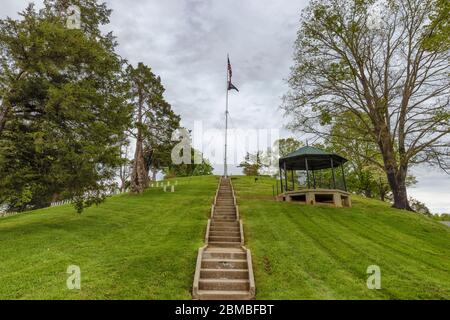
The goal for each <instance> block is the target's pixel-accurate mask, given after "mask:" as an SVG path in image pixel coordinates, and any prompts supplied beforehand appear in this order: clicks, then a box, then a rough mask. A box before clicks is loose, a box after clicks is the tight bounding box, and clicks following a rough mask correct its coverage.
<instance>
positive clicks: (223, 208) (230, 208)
mask: <svg viewBox="0 0 450 320" xmlns="http://www.w3.org/2000/svg"><path fill="white" fill-rule="evenodd" d="M214 211H232V212H236V207H235V206H234V205H232V206H220V205H219V206H215V207H214Z"/></svg>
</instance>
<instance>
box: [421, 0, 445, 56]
mask: <svg viewBox="0 0 450 320" xmlns="http://www.w3.org/2000/svg"><path fill="white" fill-rule="evenodd" d="M435 6H436V9H435V10H434V11H433V14H431V15H430V19H431V22H430V24H429V26H428V34H427V36H426V37H424V39H423V45H424V47H425V48H426V49H428V50H432V51H446V50H449V49H450V2H449V1H448V0H437V1H435Z"/></svg>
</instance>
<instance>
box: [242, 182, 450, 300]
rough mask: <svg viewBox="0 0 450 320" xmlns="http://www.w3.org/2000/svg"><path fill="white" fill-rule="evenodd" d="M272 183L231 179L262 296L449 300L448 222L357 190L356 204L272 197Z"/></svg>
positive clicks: (259, 291)
mask: <svg viewBox="0 0 450 320" xmlns="http://www.w3.org/2000/svg"><path fill="white" fill-rule="evenodd" d="M273 184H274V180H272V179H270V178H259V179H258V181H257V182H255V181H254V179H253V178H248V177H236V178H235V179H233V185H234V188H235V191H236V193H237V195H238V203H239V208H240V213H241V216H242V217H243V219H244V222H245V225H244V228H245V233H246V243H247V245H248V247H249V248H250V249H251V250H252V255H253V264H254V269H255V280H256V291H257V298H258V299H450V232H449V230H450V229H449V228H448V227H446V226H443V225H441V224H439V223H437V222H435V221H433V220H431V219H429V218H426V217H423V216H420V215H418V214H414V213H408V212H405V211H400V210H395V209H391V208H390V207H389V205H387V204H385V203H383V202H381V201H376V200H368V199H364V198H361V197H356V196H353V197H352V199H353V208H351V209H348V208H340V209H334V208H329V207H318V206H317V207H311V206H305V205H300V204H295V203H286V202H274V201H273V199H272V185H273ZM370 265H378V266H379V267H380V268H381V286H382V289H381V290H369V289H367V286H366V281H367V278H368V275H367V273H366V271H367V267H368V266H370Z"/></svg>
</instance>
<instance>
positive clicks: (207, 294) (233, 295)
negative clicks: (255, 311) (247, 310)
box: [198, 290, 252, 300]
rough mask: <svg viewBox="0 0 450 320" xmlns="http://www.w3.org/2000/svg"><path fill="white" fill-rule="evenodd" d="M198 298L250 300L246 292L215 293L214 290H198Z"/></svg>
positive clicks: (224, 291) (226, 291)
mask: <svg viewBox="0 0 450 320" xmlns="http://www.w3.org/2000/svg"><path fill="white" fill-rule="evenodd" d="M198 295H199V298H200V299H201V300H250V299H252V296H251V295H250V294H249V292H248V291H235V290H234V291H231V290H230V291H228V290H223V291H216V290H199V291H198Z"/></svg>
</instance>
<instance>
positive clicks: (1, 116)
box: [0, 105, 9, 136]
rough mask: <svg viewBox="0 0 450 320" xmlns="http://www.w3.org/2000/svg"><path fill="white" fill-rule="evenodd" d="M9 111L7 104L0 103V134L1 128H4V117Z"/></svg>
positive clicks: (0, 133) (0, 132)
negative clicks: (0, 104)
mask: <svg viewBox="0 0 450 320" xmlns="http://www.w3.org/2000/svg"><path fill="white" fill-rule="evenodd" d="M8 112H9V106H6V105H2V106H1V109H0V136H1V135H2V132H3V130H4V129H5V124H6V117H7V115H8Z"/></svg>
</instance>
